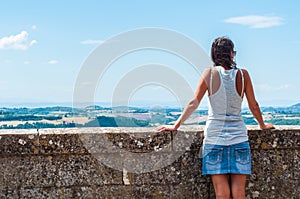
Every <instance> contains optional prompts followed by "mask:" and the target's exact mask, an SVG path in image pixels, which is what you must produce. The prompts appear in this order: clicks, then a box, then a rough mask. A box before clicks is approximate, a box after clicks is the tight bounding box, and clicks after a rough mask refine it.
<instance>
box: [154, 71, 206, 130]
mask: <svg viewBox="0 0 300 199" xmlns="http://www.w3.org/2000/svg"><path fill="white" fill-rule="evenodd" d="M210 70H211V69H210V68H209V69H207V70H206V71H205V72H204V74H203V76H202V77H201V78H200V81H199V84H198V86H197V90H196V92H195V95H194V97H193V98H192V99H191V100H190V102H189V103H188V104H187V106H186V107H185V108H184V110H183V112H182V114H181V115H180V117H179V118H178V119H177V121H176V123H175V124H174V126H173V127H166V126H162V127H160V128H158V131H161V132H162V131H169V130H177V129H178V128H179V127H180V125H181V124H183V123H184V121H186V120H187V119H188V118H189V117H190V116H191V115H192V114H193V112H194V111H195V110H196V109H197V108H198V106H199V104H200V102H201V100H202V98H203V96H204V94H205V93H206V91H207V88H208V86H207V85H208V84H207V80H208V78H209V74H210Z"/></svg>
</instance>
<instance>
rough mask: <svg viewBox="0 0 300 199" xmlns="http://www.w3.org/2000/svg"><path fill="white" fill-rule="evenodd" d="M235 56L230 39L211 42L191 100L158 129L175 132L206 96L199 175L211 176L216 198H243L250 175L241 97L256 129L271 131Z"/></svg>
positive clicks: (248, 78) (247, 78)
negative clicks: (209, 63) (206, 63)
mask: <svg viewBox="0 0 300 199" xmlns="http://www.w3.org/2000/svg"><path fill="white" fill-rule="evenodd" d="M235 54H236V51H234V44H233V42H232V41H231V40H230V39H228V38H226V37H219V38H217V39H215V40H214V42H213V43H212V47H211V58H212V61H213V62H214V67H212V68H208V69H206V70H205V72H204V74H203V76H202V78H201V79H200V82H199V84H198V87H197V90H196V93H195V95H194V98H193V99H192V100H191V101H190V102H189V103H188V105H187V107H186V108H185V109H184V111H183V113H182V114H181V116H180V117H179V118H178V120H177V121H176V123H175V125H174V126H173V127H167V126H163V127H160V128H159V129H158V130H159V131H161V132H162V131H169V130H177V129H178V128H179V127H180V125H181V124H182V123H183V122H184V121H185V120H186V119H187V118H188V117H189V116H190V115H191V114H192V113H193V112H194V111H195V110H196V109H197V107H198V106H199V104H200V101H201V100H202V98H203V96H204V94H205V93H206V91H207V92H208V98H209V111H208V119H207V121H206V126H205V130H204V141H203V150H202V153H203V154H202V155H203V156H202V157H203V161H202V173H203V175H211V178H212V182H213V185H214V189H215V193H216V198H230V195H231V196H232V197H233V199H236V198H246V197H245V185H246V176H247V175H249V174H251V153H250V146H249V142H248V134H247V128H246V126H245V124H244V121H243V119H242V116H241V105H242V100H243V97H244V95H246V98H247V101H248V106H249V108H250V110H251V112H252V114H253V115H254V117H255V118H256V120H257V122H258V124H259V126H260V128H261V129H272V128H274V126H273V125H271V124H265V123H264V121H263V118H262V115H261V112H260V108H259V105H258V103H257V102H256V99H255V95H254V91H253V86H252V83H251V79H250V76H249V74H248V72H247V70H245V69H238V68H237V67H236V63H235V62H234V57H235ZM228 177H230V182H228ZM229 183H230V184H229Z"/></svg>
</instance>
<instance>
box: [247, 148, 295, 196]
mask: <svg viewBox="0 0 300 199" xmlns="http://www.w3.org/2000/svg"><path fill="white" fill-rule="evenodd" d="M293 151H294V150H293V149H279V150H252V164H253V167H252V168H253V169H252V175H251V176H250V178H249V183H248V185H247V188H248V189H249V192H248V193H249V195H250V196H251V194H252V196H251V197H253V198H255V197H257V198H271V197H270V196H272V197H274V198H291V196H293V195H294V191H295V189H294V187H293V186H291V185H292V184H295V180H294V176H293V171H294V163H293V161H294V156H293V154H294V153H293ZM279 196H280V197H279ZM287 196H289V197H287Z"/></svg>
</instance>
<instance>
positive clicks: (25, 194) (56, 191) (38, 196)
mask: <svg viewBox="0 0 300 199" xmlns="http://www.w3.org/2000/svg"><path fill="white" fill-rule="evenodd" d="M19 192H20V198H22V199H23V198H24V199H25V198H28V199H44V198H45V199H48V198H74V197H73V190H72V189H71V188H66V187H61V188H56V187H51V188H21V189H20V190H19Z"/></svg>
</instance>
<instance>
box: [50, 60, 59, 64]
mask: <svg viewBox="0 0 300 199" xmlns="http://www.w3.org/2000/svg"><path fill="white" fill-rule="evenodd" d="M48 64H58V61H57V60H54V59H53V60H50V61H48Z"/></svg>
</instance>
